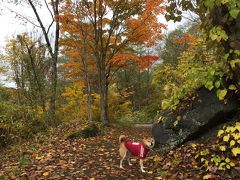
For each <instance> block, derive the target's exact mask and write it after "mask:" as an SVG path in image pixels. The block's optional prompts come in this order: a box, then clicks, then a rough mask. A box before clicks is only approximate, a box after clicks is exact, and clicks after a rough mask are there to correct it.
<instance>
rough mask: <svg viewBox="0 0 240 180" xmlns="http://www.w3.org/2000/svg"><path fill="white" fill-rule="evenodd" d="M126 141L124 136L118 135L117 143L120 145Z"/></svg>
mask: <svg viewBox="0 0 240 180" xmlns="http://www.w3.org/2000/svg"><path fill="white" fill-rule="evenodd" d="M125 140H126V136H125V135H120V136H119V143H120V144H121V143H122V142H123V141H125Z"/></svg>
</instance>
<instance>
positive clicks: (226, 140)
mask: <svg viewBox="0 0 240 180" xmlns="http://www.w3.org/2000/svg"><path fill="white" fill-rule="evenodd" d="M229 138H230V135H229V134H228V135H226V136H224V137H223V141H225V142H228V141H229Z"/></svg>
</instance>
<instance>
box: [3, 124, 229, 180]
mask: <svg viewBox="0 0 240 180" xmlns="http://www.w3.org/2000/svg"><path fill="white" fill-rule="evenodd" d="M74 129H76V125H73V126H72V127H69V128H62V129H60V130H58V131H56V132H53V133H50V134H49V135H48V136H47V137H45V139H44V137H42V138H40V139H42V140H41V141H39V139H38V140H37V141H36V142H35V141H34V140H33V141H32V142H28V143H23V144H21V145H20V146H17V147H15V148H12V149H10V150H8V151H6V152H3V153H1V154H0V156H1V159H0V179H33V180H34V179H90V180H94V179H134V180H136V179H174V180H177V179H183V180H187V179H231V177H230V176H229V175H228V174H208V173H206V172H205V171H204V170H202V169H201V168H199V167H198V166H197V162H196V161H195V158H194V156H195V155H196V153H197V151H198V149H196V148H197V147H196V146H194V145H192V144H189V145H187V146H183V147H179V148H177V149H175V150H173V151H170V152H168V153H167V154H164V155H159V154H156V152H154V151H151V152H150V154H149V157H148V158H147V159H146V161H145V163H144V166H146V167H147V168H146V171H147V172H146V173H142V172H141V171H140V168H139V164H138V160H137V159H136V158H131V161H132V164H133V165H132V166H128V164H127V163H126V162H125V164H124V167H125V169H124V170H122V169H120V168H119V156H118V148H119V144H118V137H119V135H120V134H125V135H127V136H128V137H129V138H130V139H134V140H135V141H140V140H141V139H142V138H143V137H144V136H149V135H151V133H150V129H146V128H125V129H119V128H108V129H107V130H105V133H104V134H102V135H100V136H97V137H92V138H85V139H84V138H75V139H72V140H64V138H63V136H64V135H65V134H66V133H68V132H71V131H73V130H74ZM204 177H205V178H204Z"/></svg>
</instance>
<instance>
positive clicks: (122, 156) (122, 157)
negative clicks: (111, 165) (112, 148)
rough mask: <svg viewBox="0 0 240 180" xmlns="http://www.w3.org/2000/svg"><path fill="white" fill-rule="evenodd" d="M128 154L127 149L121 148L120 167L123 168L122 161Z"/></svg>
mask: <svg viewBox="0 0 240 180" xmlns="http://www.w3.org/2000/svg"><path fill="white" fill-rule="evenodd" d="M126 155H127V151H125V150H123V149H120V168H121V169H123V166H122V162H123V160H124V159H125V157H126Z"/></svg>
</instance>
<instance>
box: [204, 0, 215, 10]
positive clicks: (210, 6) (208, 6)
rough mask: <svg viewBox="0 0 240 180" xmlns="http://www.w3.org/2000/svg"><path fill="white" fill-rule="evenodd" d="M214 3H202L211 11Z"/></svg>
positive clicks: (210, 0) (212, 1) (212, 0)
mask: <svg viewBox="0 0 240 180" xmlns="http://www.w3.org/2000/svg"><path fill="white" fill-rule="evenodd" d="M214 1H215V0H205V1H204V5H205V6H206V7H207V8H210V9H212V7H213V6H214Z"/></svg>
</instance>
